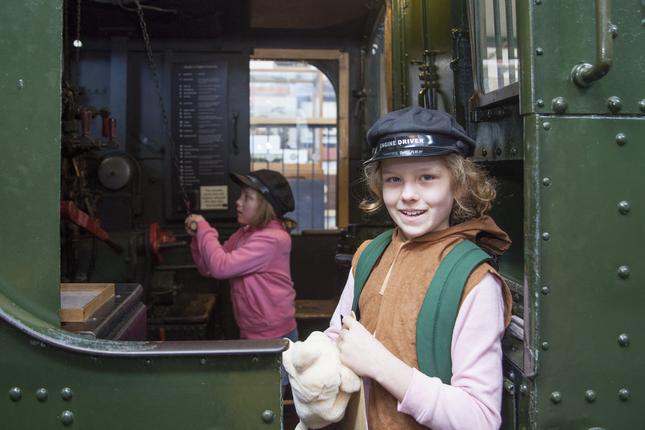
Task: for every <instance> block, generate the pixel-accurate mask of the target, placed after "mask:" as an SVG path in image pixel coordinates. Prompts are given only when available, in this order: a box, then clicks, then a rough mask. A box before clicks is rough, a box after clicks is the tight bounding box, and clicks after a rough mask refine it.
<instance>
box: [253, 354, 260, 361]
mask: <svg viewBox="0 0 645 430" xmlns="http://www.w3.org/2000/svg"><path fill="white" fill-rule="evenodd" d="M251 360H252V361H253V362H254V363H257V362H258V361H260V357H258V356H257V355H254V356H253V358H252V359H251Z"/></svg>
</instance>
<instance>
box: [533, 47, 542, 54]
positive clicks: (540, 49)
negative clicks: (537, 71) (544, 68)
mask: <svg viewBox="0 0 645 430" xmlns="http://www.w3.org/2000/svg"><path fill="white" fill-rule="evenodd" d="M535 53H536V54H537V55H543V54H544V49H542V48H540V47H537V48H535Z"/></svg>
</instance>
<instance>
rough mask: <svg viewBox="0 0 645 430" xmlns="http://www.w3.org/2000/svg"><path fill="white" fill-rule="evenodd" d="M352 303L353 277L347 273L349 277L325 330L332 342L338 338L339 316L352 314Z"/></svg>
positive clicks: (350, 272) (350, 273)
mask: <svg viewBox="0 0 645 430" xmlns="http://www.w3.org/2000/svg"><path fill="white" fill-rule="evenodd" d="M353 301H354V275H353V273H352V271H351V270H350V271H349V276H348V277H347V282H345V287H344V288H343V292H342V294H341V295H340V300H338V305H336V310H334V314H333V315H332V316H331V320H330V321H329V328H328V329H327V330H325V334H326V335H327V336H329V337H330V338H331V339H332V340H336V338H338V334H339V333H340V329H341V315H342V316H345V315H350V314H351V313H352V303H353Z"/></svg>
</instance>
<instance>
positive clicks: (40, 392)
mask: <svg viewBox="0 0 645 430" xmlns="http://www.w3.org/2000/svg"><path fill="white" fill-rule="evenodd" d="M48 395H49V393H48V392H47V389H45V388H39V389H37V390H36V398H37V399H38V401H39V402H44V401H45V400H47V396H48Z"/></svg>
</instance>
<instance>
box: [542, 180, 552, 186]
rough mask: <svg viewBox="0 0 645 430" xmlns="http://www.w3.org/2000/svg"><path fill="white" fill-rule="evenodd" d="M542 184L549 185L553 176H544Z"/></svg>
mask: <svg viewBox="0 0 645 430" xmlns="http://www.w3.org/2000/svg"><path fill="white" fill-rule="evenodd" d="M542 185H544V186H545V187H548V186H549V185H551V178H543V179H542Z"/></svg>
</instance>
